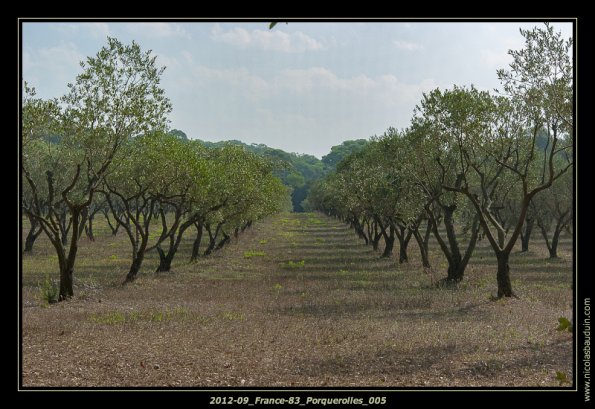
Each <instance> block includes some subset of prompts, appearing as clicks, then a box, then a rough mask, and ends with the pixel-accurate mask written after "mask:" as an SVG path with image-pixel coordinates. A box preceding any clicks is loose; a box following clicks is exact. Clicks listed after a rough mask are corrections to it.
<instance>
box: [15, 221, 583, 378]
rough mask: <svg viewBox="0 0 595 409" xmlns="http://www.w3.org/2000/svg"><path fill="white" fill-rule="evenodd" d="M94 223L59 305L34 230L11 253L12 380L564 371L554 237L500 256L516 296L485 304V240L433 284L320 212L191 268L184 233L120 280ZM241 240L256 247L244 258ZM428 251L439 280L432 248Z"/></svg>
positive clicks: (561, 289) (567, 273)
mask: <svg viewBox="0 0 595 409" xmlns="http://www.w3.org/2000/svg"><path fill="white" fill-rule="evenodd" d="M95 224H96V226H97V228H96V239H97V240H96V242H94V243H91V242H88V241H87V240H86V239H83V240H82V242H81V246H80V252H79V255H80V256H79V259H78V261H77V265H76V272H75V297H74V299H73V300H71V301H68V302H62V303H58V304H52V305H50V306H49V307H45V308H44V307H42V305H41V303H40V300H39V297H38V294H39V291H38V288H37V285H38V283H39V282H41V281H42V280H43V279H44V277H45V273H46V272H50V273H51V274H55V271H56V270H57V261H56V260H53V259H52V258H51V256H52V254H53V253H52V249H51V248H50V246H49V243H48V242H47V239H45V238H43V237H42V236H40V238H39V239H38V242H37V243H35V248H34V251H33V253H32V254H26V255H24V256H23V284H24V287H23V310H22V312H23V328H22V331H23V332H22V341H23V343H22V346H23V384H24V385H25V386H165V387H167V386H359V387H365V386H511V387H519V386H558V385H559V382H558V381H557V380H556V372H558V371H559V372H563V373H565V374H567V375H568V377H570V378H572V335H571V334H570V333H568V332H558V331H556V327H557V326H558V318H559V317H560V316H567V317H570V316H571V311H572V288H571V283H572V274H571V257H570V249H571V243H570V242H569V241H568V240H565V241H563V242H562V248H561V251H560V254H561V255H562V256H563V259H562V260H556V261H550V260H548V259H547V250H546V249H545V246H544V244H543V243H541V242H540V241H539V240H535V241H534V242H532V243H531V252H529V253H528V254H524V253H515V254H514V255H513V258H512V262H511V268H512V278H513V287H514V289H515V291H516V292H517V293H518V294H519V296H520V298H519V299H511V300H500V301H491V300H490V295H492V294H495V292H496V283H495V263H494V259H493V257H492V256H491V254H490V251H489V249H487V247H486V246H487V243H485V242H480V244H479V247H478V249H477V251H476V254H475V255H474V257H473V259H472V262H471V264H470V266H469V268H468V270H467V272H466V277H465V280H464V281H463V282H462V283H461V284H460V285H459V286H458V287H457V288H452V289H448V288H436V287H433V286H431V285H430V277H429V276H428V275H425V274H424V273H423V272H422V271H423V269H422V268H421V265H420V264H419V262H418V253H417V248H416V247H415V243H412V244H411V247H410V249H409V257H410V259H411V261H410V263H408V264H399V263H398V262H397V261H396V260H395V259H394V258H392V259H381V258H380V257H379V253H376V252H374V251H372V249H371V247H366V246H364V245H363V242H362V241H361V240H358V239H357V237H356V236H355V235H354V234H353V232H352V231H351V230H349V229H348V228H347V226H345V225H344V224H341V223H340V222H338V221H336V220H333V219H329V218H326V217H325V216H323V215H319V214H284V215H279V216H277V217H274V218H271V219H269V220H267V221H266V222H263V223H258V224H256V225H255V226H253V227H252V228H251V229H249V230H247V231H246V232H245V233H244V234H243V235H242V236H241V237H240V240H239V241H237V242H235V241H233V242H232V243H231V245H229V246H228V247H227V248H225V249H223V250H222V251H221V252H218V253H215V254H213V255H212V256H211V257H209V258H203V259H200V260H198V261H197V262H196V263H188V258H189V256H190V251H191V245H192V239H193V237H192V234H189V235H188V237H186V238H185V241H184V243H183V244H182V248H181V250H180V254H178V255H177V256H176V259H175V260H174V263H173V268H172V272H170V273H161V274H155V273H153V271H154V270H155V268H156V266H157V263H158V260H157V257H156V254H149V256H148V257H147V260H146V262H145V265H144V268H143V270H142V272H141V274H140V277H139V279H138V280H137V281H136V282H134V283H132V284H131V285H128V286H126V287H121V286H120V282H121V281H122V279H123V277H124V276H125V274H126V272H127V268H128V263H129V260H128V258H129V247H128V243H127V240H126V237H125V236H124V235H123V234H122V233H123V232H121V233H120V234H119V235H118V236H117V237H113V236H111V235H110V234H109V232H108V231H107V230H106V229H104V230H102V223H101V220H96V223H95ZM255 249H258V252H262V253H263V254H266V256H257V257H255V256H252V257H248V258H247V257H246V256H245V255H246V254H247V252H256V250H255ZM113 256H115V257H113ZM431 257H432V263H433V265H434V266H435V268H436V270H437V272H438V273H444V270H445V269H444V268H441V267H440V265H441V264H442V263H443V262H444V260H443V257H442V256H441V255H440V253H439V250H438V248H437V246H436V244H435V243H432V249H431ZM289 261H291V262H292V263H294V264H295V265H297V264H300V266H299V267H297V266H294V267H290V265H289ZM302 261H303V264H301V262H302ZM437 275H439V274H437ZM54 278H55V277H54Z"/></svg>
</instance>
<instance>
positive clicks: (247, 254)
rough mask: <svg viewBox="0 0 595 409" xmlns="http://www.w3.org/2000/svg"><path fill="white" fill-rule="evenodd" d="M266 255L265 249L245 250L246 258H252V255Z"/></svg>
mask: <svg viewBox="0 0 595 409" xmlns="http://www.w3.org/2000/svg"><path fill="white" fill-rule="evenodd" d="M264 256H265V252H264V251H245V252H244V258H248V259H250V258H252V257H264Z"/></svg>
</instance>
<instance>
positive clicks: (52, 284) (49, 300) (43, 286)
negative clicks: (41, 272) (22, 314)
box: [38, 273, 58, 306]
mask: <svg viewBox="0 0 595 409" xmlns="http://www.w3.org/2000/svg"><path fill="white" fill-rule="evenodd" d="M38 287H39V297H40V299H41V302H42V305H44V306H46V305H48V304H53V303H55V302H57V301H58V285H57V283H56V281H55V280H52V279H50V273H45V278H44V280H43V281H42V282H41V283H40V284H38Z"/></svg>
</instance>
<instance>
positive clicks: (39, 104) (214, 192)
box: [21, 38, 287, 300]
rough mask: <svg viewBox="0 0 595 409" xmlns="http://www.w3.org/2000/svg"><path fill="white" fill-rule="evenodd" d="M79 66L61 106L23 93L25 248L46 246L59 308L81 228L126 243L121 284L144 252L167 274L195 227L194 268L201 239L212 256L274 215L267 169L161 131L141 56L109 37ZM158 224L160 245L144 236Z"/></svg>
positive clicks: (149, 64)
mask: <svg viewBox="0 0 595 409" xmlns="http://www.w3.org/2000/svg"><path fill="white" fill-rule="evenodd" d="M81 66H82V68H83V72H82V73H81V74H80V75H79V76H78V77H77V78H76V81H75V83H74V84H69V85H68V87H69V92H68V93H67V94H66V95H65V96H63V97H62V98H60V99H54V100H43V99H40V98H36V97H35V91H34V89H32V88H30V87H29V86H28V85H27V84H26V83H25V84H24V93H23V105H22V161H21V171H22V177H23V184H22V186H23V191H22V192H21V199H22V209H23V212H24V214H25V215H26V216H27V217H28V218H29V220H30V221H31V227H32V233H31V234H30V236H32V237H29V235H28V240H27V241H28V242H29V246H32V244H33V241H34V240H35V236H36V235H39V234H40V232H41V231H43V232H44V233H45V234H46V235H47V236H48V238H49V240H50V242H51V243H52V245H53V247H54V249H55V251H56V253H57V256H58V263H59V270H60V293H59V300H64V299H67V298H69V297H72V296H73V294H74V293H73V274H74V266H75V261H76V255H77V250H78V244H79V239H80V237H81V236H82V234H83V232H84V231H85V229H87V233H88V234H91V237H92V224H91V222H92V219H93V217H94V215H95V214H96V213H97V212H98V211H103V212H104V214H105V215H106V217H110V216H111V218H112V220H113V221H114V224H115V226H116V227H115V228H118V227H121V228H123V229H124V231H125V232H126V234H127V236H128V238H129V241H130V245H131V250H132V262H131V266H130V269H129V272H128V274H127V276H126V280H125V282H128V281H131V280H134V278H135V277H136V275H137V273H138V271H139V270H140V268H141V265H142V262H143V258H144V256H145V254H146V252H147V251H150V250H155V251H157V252H158V253H159V256H160V264H159V268H158V271H168V270H169V269H170V266H171V262H172V260H173V258H174V255H175V254H176V252H177V249H178V247H179V244H180V241H181V239H182V235H183V234H184V232H185V231H186V230H187V229H188V228H190V227H192V226H195V227H196V231H197V233H196V240H195V246H194V251H193V257H194V258H196V257H197V256H198V247H199V246H200V242H201V238H202V232H203V230H206V231H207V232H208V233H209V238H210V242H209V246H208V249H207V250H208V251H209V252H210V251H212V250H214V249H216V248H217V247H221V246H223V245H224V244H225V243H226V242H228V241H229V237H230V234H234V233H235V234H236V235H237V234H238V231H239V230H242V229H244V228H246V227H247V226H249V225H250V224H251V223H252V222H253V221H254V220H258V219H259V218H262V217H264V216H266V215H267V214H270V213H272V212H275V211H276V210H278V209H279V208H280V207H281V206H282V203H283V201H284V200H285V199H286V196H287V191H286V189H285V187H284V186H283V185H282V184H281V182H280V181H279V179H278V178H276V177H274V176H273V168H272V166H271V165H270V164H269V163H268V162H266V161H265V160H263V159H261V158H259V157H257V156H255V155H254V154H250V153H248V152H245V151H244V150H243V149H241V148H238V147H233V146H225V147H222V148H219V149H206V148H204V147H203V146H201V145H199V144H197V143H193V142H191V141H182V140H180V139H178V138H176V137H175V136H172V135H168V134H167V133H166V132H165V131H166V128H167V114H168V113H169V112H170V111H171V104H170V102H169V100H168V99H167V98H166V97H165V93H164V90H163V89H162V88H161V87H160V86H159V82H160V76H161V74H162V73H163V70H164V68H160V67H157V66H156V63H155V57H154V56H151V52H150V51H148V52H143V51H142V50H141V49H140V47H139V46H138V44H136V43H134V42H132V44H131V45H124V44H122V43H121V42H119V41H118V40H117V39H114V38H108V43H107V45H106V46H105V47H103V48H102V49H101V50H100V51H99V52H98V53H97V55H96V56H95V57H89V58H87V61H86V62H84V63H81ZM155 225H157V226H159V228H158V230H159V234H154V233H152V231H154V230H155ZM232 232H233V233H232ZM221 236H223V239H222V240H221V239H220V237H221ZM151 240H153V241H152V242H151Z"/></svg>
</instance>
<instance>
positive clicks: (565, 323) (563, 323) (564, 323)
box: [556, 317, 573, 332]
mask: <svg viewBox="0 0 595 409" xmlns="http://www.w3.org/2000/svg"><path fill="white" fill-rule="evenodd" d="M558 322H559V323H560V325H558V328H556V330H558V331H565V330H566V331H568V332H572V331H573V326H572V323H571V322H570V321H569V320H568V318H566V317H560V318H558Z"/></svg>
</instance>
